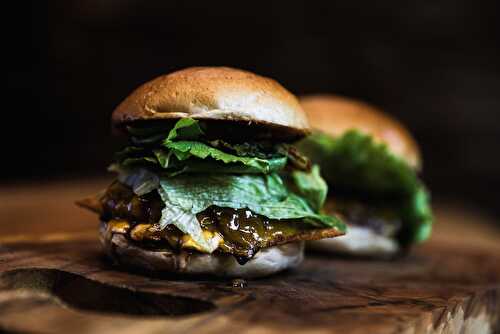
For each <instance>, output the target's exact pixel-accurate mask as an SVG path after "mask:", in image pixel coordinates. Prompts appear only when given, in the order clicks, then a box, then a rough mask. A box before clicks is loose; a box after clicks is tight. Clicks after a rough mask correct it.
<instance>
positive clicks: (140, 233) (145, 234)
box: [130, 224, 161, 241]
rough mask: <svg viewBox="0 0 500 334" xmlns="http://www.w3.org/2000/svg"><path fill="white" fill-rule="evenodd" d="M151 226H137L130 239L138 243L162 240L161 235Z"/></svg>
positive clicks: (131, 232)
mask: <svg viewBox="0 0 500 334" xmlns="http://www.w3.org/2000/svg"><path fill="white" fill-rule="evenodd" d="M152 227H153V225H151V224H137V225H135V226H134V228H133V229H132V231H130V237H131V238H132V239H134V240H136V241H142V240H144V239H146V240H157V241H158V240H161V233H160V231H158V230H155V229H153V228H152Z"/></svg>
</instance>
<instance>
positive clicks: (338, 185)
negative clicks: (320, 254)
mask: <svg viewBox="0 0 500 334" xmlns="http://www.w3.org/2000/svg"><path fill="white" fill-rule="evenodd" d="M301 104H302V106H303V108H304V110H305V111H306V114H307V116H308V118H309V121H310V123H311V126H312V128H313V129H314V132H313V133H312V134H311V135H310V136H308V137H307V138H306V139H304V140H302V141H301V142H300V143H299V145H298V147H299V149H300V150H301V151H302V152H303V153H304V154H305V155H307V156H308V157H309V158H310V159H311V160H312V161H313V163H317V164H319V166H320V168H321V175H322V176H323V177H324V178H325V180H326V182H327V183H328V186H329V191H328V199H327V202H326V205H325V210H326V213H328V212H330V213H334V212H335V213H340V215H341V217H342V218H343V220H344V222H346V223H347V224H348V232H349V233H347V234H346V235H345V236H342V237H339V238H335V239H324V240H318V241H313V242H310V247H311V248H313V249H316V250H320V251H326V252H338V253H343V254H349V255H360V256H369V257H372V256H373V257H391V256H393V255H395V254H398V253H399V252H400V251H404V250H406V249H408V248H409V246H411V245H412V244H415V243H419V242H422V241H424V240H426V239H427V238H428V237H429V235H430V233H431V226H432V221H433V217H432V210H431V207H430V198H429V193H428V191H427V190H426V187H425V186H424V184H423V183H422V181H421V180H420V179H419V177H418V172H420V171H421V169H422V160H421V156H420V151H419V147H418V145H417V143H416V141H415V139H414V138H413V137H412V136H411V134H410V133H409V132H408V130H407V129H406V128H405V127H404V126H403V125H402V124H400V123H399V122H398V121H396V120H395V119H393V118H391V117H390V116H388V115H387V114H385V113H384V112H382V111H381V110H378V109H377V108H375V107H373V106H370V105H368V104H366V103H363V102H360V101H355V100H352V99H348V98H344V97H338V96H331V95H317V96H305V97H303V98H302V99H301Z"/></svg>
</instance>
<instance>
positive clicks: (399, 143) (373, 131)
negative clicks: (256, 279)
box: [300, 95, 422, 256]
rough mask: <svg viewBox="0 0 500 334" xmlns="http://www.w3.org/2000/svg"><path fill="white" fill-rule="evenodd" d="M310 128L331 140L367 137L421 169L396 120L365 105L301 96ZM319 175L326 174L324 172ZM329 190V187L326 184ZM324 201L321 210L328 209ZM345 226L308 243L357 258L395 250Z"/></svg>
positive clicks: (388, 242)
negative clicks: (355, 133)
mask: <svg viewBox="0 0 500 334" xmlns="http://www.w3.org/2000/svg"><path fill="white" fill-rule="evenodd" d="M300 103H301V105H302V107H303V108H304V110H305V112H306V114H307V117H308V120H309V123H310V124H311V128H313V129H316V130H320V131H321V132H323V133H325V134H327V135H330V136H331V137H333V138H336V137H340V136H342V135H343V134H344V133H346V132H347V131H349V130H352V129H356V130H357V131H359V132H361V133H364V134H366V135H369V136H371V137H372V139H373V140H374V141H375V142H376V143H383V144H385V145H386V146H387V148H388V150H389V152H391V153H392V154H393V155H395V156H396V157H398V158H400V159H402V160H403V161H405V162H406V163H407V164H408V165H409V166H411V167H412V168H413V169H414V170H416V171H419V170H420V169H421V167H422V161H421V156H420V149H419V147H418V145H417V143H416V141H415V139H414V138H413V137H412V136H411V134H410V133H409V131H408V130H407V129H406V128H405V127H404V126H403V125H402V124H401V123H399V122H398V121H397V120H395V119H394V118H392V117H390V116H389V115H387V114H385V113H384V112H383V111H381V110H380V109H377V108H375V107H374V106H371V105H369V104H367V103H364V102H361V101H357V100H354V99H350V98H346V97H340V96H335V95H310V96H304V97H301V99H300ZM321 172H322V174H326V173H328V171H326V170H322V171H321ZM330 188H332V186H331V185H330ZM332 200H333V199H330V200H328V199H327V202H326V204H325V209H326V210H328V208H329V207H331V202H330V205H329V201H332ZM346 223H347V224H348V227H349V229H348V233H347V234H346V235H344V236H341V237H338V238H332V239H322V240H317V241H311V242H309V245H310V247H311V248H313V249H317V250H321V251H328V252H330V251H331V252H340V253H346V254H350V255H361V256H390V255H392V254H395V253H397V252H398V251H399V245H398V242H397V241H396V240H394V239H392V238H388V237H385V236H382V235H378V234H376V233H373V232H372V231H371V230H369V229H367V228H363V227H357V226H352V225H349V221H346Z"/></svg>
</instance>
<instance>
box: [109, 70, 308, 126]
mask: <svg viewBox="0 0 500 334" xmlns="http://www.w3.org/2000/svg"><path fill="white" fill-rule="evenodd" d="M184 117H191V118H195V119H205V120H218V121H220V120H226V121H227V120H229V121H237V122H245V123H257V124H259V125H264V126H267V127H269V128H270V129H273V130H274V129H276V128H282V129H281V130H285V131H287V132H290V134H291V135H293V136H297V135H304V134H307V133H308V130H309V124H308V122H307V118H306V116H305V113H304V111H303V110H302V108H301V106H300V104H299V102H298V100H297V98H296V97H295V96H294V95H293V94H291V93H290V92H289V91H287V90H286V89H285V88H283V86H281V85H280V84H279V83H277V82H276V81H274V80H272V79H269V78H265V77H262V76H259V75H256V74H253V73H250V72H247V71H242V70H238V69H233V68H229V67H191V68H186V69H183V70H180V71H177V72H173V73H170V74H167V75H163V76H160V77H158V78H156V79H153V80H151V81H149V82H147V83H145V84H143V85H142V86H140V87H139V88H137V89H136V90H135V91H134V92H133V93H132V94H131V95H130V96H129V97H127V98H126V99H125V101H123V102H122V103H121V104H120V105H119V106H118V107H117V108H116V109H115V111H114V112H113V116H112V122H113V124H114V126H115V127H116V126H117V127H119V126H120V125H122V124H126V123H129V122H133V121H144V120H167V119H179V118H184ZM278 130H279V129H278Z"/></svg>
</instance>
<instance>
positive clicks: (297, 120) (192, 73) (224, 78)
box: [80, 67, 333, 277]
mask: <svg viewBox="0 0 500 334" xmlns="http://www.w3.org/2000/svg"><path fill="white" fill-rule="evenodd" d="M181 118H193V119H196V120H204V121H206V122H212V121H213V123H210V124H215V125H214V126H218V128H217V131H220V133H222V134H224V135H235V136H240V137H241V136H249V137H247V138H250V139H253V140H255V139H260V138H263V139H265V138H268V137H270V136H271V137H272V138H279V139H280V140H284V141H293V140H295V139H297V138H300V137H303V136H304V135H305V134H307V133H308V132H309V125H308V122H307V118H306V116H305V114H304V112H303V110H302V108H301V106H300V104H299V102H298V100H297V98H296V97H295V96H294V95H292V94H291V93H290V92H288V91H287V90H286V89H285V88H283V87H282V86H281V85H280V84H278V83H277V82H276V81H274V80H272V79H268V78H265V77H261V76H258V75H255V74H253V73H250V72H246V71H242V70H237V69H232V68H225V67H218V68H212V67H195V68H188V69H185V70H180V71H177V72H174V73H171V74H168V75H163V76H160V77H158V78H156V79H154V80H152V81H150V82H147V83H145V84H144V85H142V86H140V87H139V88H137V89H136V90H135V91H134V92H133V93H132V94H131V95H130V96H129V97H127V98H126V99H125V100H124V101H123V102H122V103H121V104H120V105H119V106H118V107H117V108H116V110H115V111H114V112H113V115H112V122H113V126H114V128H115V129H118V130H120V129H124V128H125V126H126V125H131V124H134V125H137V124H147V123H148V122H149V121H155V122H156V121H158V120H173V121H175V120H178V119H181ZM225 121H227V122H228V124H226V125H227V126H220V124H225V123H224V122H225ZM207 128H208V127H207ZM231 132H234V133H231ZM80 205H82V206H86V207H87V208H91V207H92V205H89V203H83V202H80ZM118 230H119V229H118ZM319 232H320V233H318V235H320V234H321V233H322V232H321V231H319ZM329 236H333V234H332V232H331V231H330V232H325V234H324V237H329ZM100 239H101V242H102V244H103V245H104V249H105V251H106V252H107V253H108V255H109V256H110V257H112V258H113V259H114V260H115V261H116V262H118V263H120V264H124V265H128V266H133V267H139V268H143V269H147V270H152V271H164V272H165V271H166V272H180V273H188V274H213V275H218V276H240V277H258V276H266V275H269V274H272V273H275V272H278V271H281V270H284V269H287V268H293V267H295V266H297V265H298V264H299V263H300V262H301V261H302V259H303V248H304V247H303V242H301V241H300V239H299V240H298V241H297V242H291V243H285V244H280V243H278V245H276V246H271V247H267V248H262V249H261V250H259V251H258V252H257V254H256V255H255V256H254V257H253V258H252V259H251V260H250V261H249V262H247V263H246V264H245V265H240V264H239V263H238V262H237V261H236V260H235V258H234V257H233V256H231V255H228V254H221V253H212V254H207V253H200V252H190V253H189V255H187V253H186V252H180V253H176V252H172V251H170V250H165V251H162V250H151V249H148V248H143V247H140V245H138V244H137V243H133V242H131V241H130V239H129V238H127V237H125V235H124V234H123V233H112V232H110V229H109V228H108V226H107V224H106V223H105V222H102V223H101V229H100Z"/></svg>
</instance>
